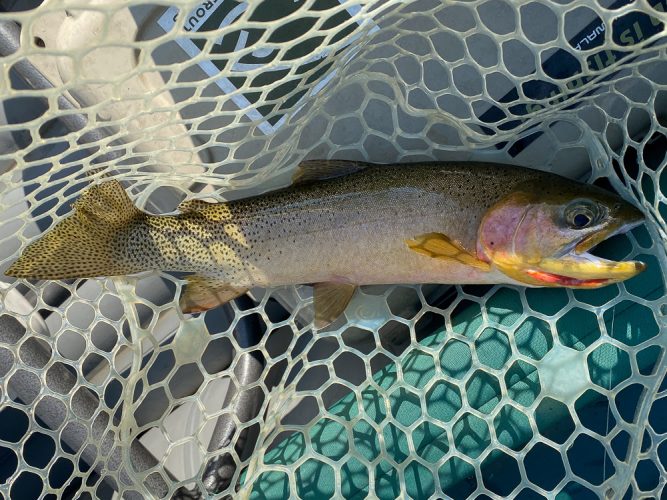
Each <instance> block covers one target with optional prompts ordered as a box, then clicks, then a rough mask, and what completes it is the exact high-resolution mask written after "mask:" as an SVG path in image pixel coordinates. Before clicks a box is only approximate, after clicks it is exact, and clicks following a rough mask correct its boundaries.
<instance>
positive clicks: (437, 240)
mask: <svg viewBox="0 0 667 500" xmlns="http://www.w3.org/2000/svg"><path fill="white" fill-rule="evenodd" d="M406 243H407V245H408V247H410V249H411V250H413V251H415V252H417V253H420V254H422V255H426V256H427V257H431V258H434V259H440V260H451V261H456V262H460V263H461V264H465V265H467V266H471V267H475V268H477V269H481V270H483V271H488V270H490V269H491V266H490V265H489V263H488V262H484V261H483V260H480V259H478V258H477V257H476V256H475V255H473V254H472V253H471V252H469V251H468V250H466V249H465V248H463V246H461V244H460V243H458V242H457V241H454V240H452V239H450V238H449V237H448V236H446V235H444V234H442V233H426V234H422V235H419V236H417V237H416V238H415V239H413V240H406Z"/></svg>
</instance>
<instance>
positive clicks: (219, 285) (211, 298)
mask: <svg viewBox="0 0 667 500" xmlns="http://www.w3.org/2000/svg"><path fill="white" fill-rule="evenodd" d="M185 279H186V280H187V282H188V284H187V286H186V288H185V291H184V292H183V293H182V294H181V298H180V300H179V306H180V308H181V311H183V312H184V313H197V312H203V311H207V310H209V309H213V308H214V307H218V306H220V305H222V304H225V303H227V302H229V301H230V300H233V299H235V298H236V297H238V296H239V295H243V294H244V293H246V292H247V291H248V289H247V288H240V287H235V286H232V285H229V284H227V283H224V282H222V281H219V280H216V279H214V278H207V277H205V276H198V275H196V274H195V275H192V276H187V277H186V278H185Z"/></svg>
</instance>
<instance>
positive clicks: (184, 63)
mask: <svg viewBox="0 0 667 500" xmlns="http://www.w3.org/2000/svg"><path fill="white" fill-rule="evenodd" d="M8 4H9V5H10V6H11V7H12V8H20V6H21V2H11V1H10V2H8ZM29 4H31V2H26V3H25V4H24V5H29ZM34 4H39V2H34ZM269 4H270V5H269ZM665 9H667V4H666V3H665V1H664V0H637V1H636V2H624V1H623V0H620V1H619V2H611V1H602V0H599V1H597V2H579V3H577V2H569V1H558V2H552V1H545V0H544V1H536V0H535V1H512V2H510V1H505V0H472V1H465V2H463V1H461V2H454V1H452V2H440V1H416V2H397V1H385V2H362V1H343V0H340V1H339V0H304V1H301V0H300V1H292V0H285V1H282V0H271V2H269V1H268V0H267V1H265V2H248V3H242V2H237V1H230V0H217V1H215V0H211V1H206V2H180V3H178V4H176V3H174V5H166V4H165V3H164V2H160V5H154V4H142V3H139V2H138V1H136V0H131V1H127V2H112V1H107V0H97V1H94V2H89V1H86V2H76V1H70V0H59V1H47V2H44V3H43V4H41V5H39V6H35V7H34V8H32V9H31V10H24V11H14V12H4V13H0V22H1V23H2V25H1V28H2V31H3V34H2V38H3V39H2V47H0V50H1V51H2V55H3V57H2V58H0V62H1V63H2V66H1V68H2V71H1V72H0V89H3V90H2V92H3V94H2V97H3V103H4V105H5V115H6V119H5V121H4V122H3V123H4V124H3V125H0V144H1V145H2V150H1V151H0V153H1V154H0V224H1V225H0V270H4V269H6V268H7V266H8V265H9V264H10V263H11V262H13V261H14V260H15V258H16V257H17V256H18V255H20V254H21V251H22V249H23V248H25V246H26V245H27V244H28V243H29V242H30V241H32V240H33V239H34V238H35V237H37V236H38V235H39V234H40V233H42V232H44V231H46V230H47V229H48V228H50V227H52V226H53V225H54V224H55V223H56V222H57V221H59V220H60V219H61V218H62V217H64V216H65V215H66V214H67V213H68V212H69V210H70V204H71V202H72V200H74V199H75V198H76V197H77V196H78V195H79V194H80V193H81V191H82V190H83V189H84V188H85V187H86V186H88V185H90V184H91V183H96V182H99V181H100V180H101V179H102V177H103V176H104V177H113V178H117V179H119V180H121V181H123V182H124V183H125V185H126V187H127V188H128V191H129V193H130V194H131V196H132V197H133V199H134V200H135V201H136V203H137V205H138V206H139V207H141V208H144V209H146V210H148V211H151V212H168V211H171V210H174V209H175V207H176V206H177V204H178V202H180V201H181V200H183V199H185V198H194V197H199V198H204V197H213V198H216V199H219V200H223V199H231V198H239V197H243V196H247V195H249V194H252V193H256V192H260V191H264V190H267V189H270V188H273V187H276V186H279V185H284V184H286V183H287V182H288V177H289V174H290V173H291V171H292V170H293V169H294V167H295V166H296V164H297V163H298V162H299V161H301V160H303V159H305V158H343V159H352V160H359V159H361V160H369V161H375V162H411V161H420V160H452V159H459V160H460V159H473V160H479V159H485V160H492V161H501V162H505V163H518V164H522V165H527V166H531V167H534V168H540V169H546V170H552V171H556V172H559V173H562V174H563V175H567V176H570V177H578V178H582V177H585V178H586V179H587V180H588V181H589V182H596V183H599V184H602V185H607V186H609V185H611V186H613V187H614V188H615V189H616V190H617V191H619V192H620V193H621V194H622V195H623V196H625V197H626V198H628V199H630V200H633V201H634V202H635V203H636V204H637V205H640V206H641V207H642V208H643V210H644V211H645V213H646V215H647V218H648V221H647V224H646V225H645V226H642V227H640V228H638V229H636V230H634V231H633V232H632V233H630V234H628V235H624V236H617V237H614V238H613V239H612V240H610V241H609V242H607V243H605V244H603V245H602V246H601V247H600V250H599V253H600V254H605V255H606V256H610V257H612V258H616V259H620V258H626V257H632V258H637V259H640V260H643V261H644V262H646V263H647V264H648V265H649V271H648V272H645V273H643V274H642V275H639V276H638V277H636V278H634V279H632V280H630V281H628V282H626V283H623V284H619V285H612V286H608V287H606V288H604V289H601V290H595V291H572V290H564V289H553V290H547V289H525V288H512V287H506V286H502V287H501V286H493V287H479V286H477V287H470V286H463V287H459V286H457V287H443V286H433V285H423V286H416V287H412V286H391V287H364V288H362V290H360V291H359V292H358V293H357V295H356V296H355V297H354V299H353V301H352V303H351V305H350V307H349V308H348V310H347V312H346V318H345V321H340V322H337V323H335V324H334V325H333V327H332V328H330V329H328V330H326V331H323V332H317V333H313V331H312V328H311V324H312V323H311V322H310V321H309V314H310V313H309V311H310V308H311V295H310V291H309V289H308V288H307V287H295V288H286V289H279V290H266V291H264V290H253V291H252V292H251V295H250V296H249V297H243V298H242V299H239V300H237V301H235V302H233V303H231V304H230V305H228V306H225V307H222V308H219V309H216V310H212V311H209V312H208V313H205V314H202V315H200V316H198V317H191V316H183V315H182V314H181V313H180V312H179V310H178V308H177V307H176V303H175V299H174V297H177V296H178V293H179V292H180V288H181V286H182V284H183V282H182V281H181V280H180V279H178V278H177V277H174V276H170V275H167V274H150V275H141V276H139V277H136V278H131V279H130V278H128V279H127V280H125V279H123V280H121V279H113V280H111V279H109V280H75V281H66V282H65V281H53V282H32V281H25V280H18V281H13V280H9V279H8V278H6V277H3V280H4V281H3V282H0V293H1V297H2V305H1V309H0V375H1V377H2V378H1V380H2V385H1V386H0V397H1V398H2V400H1V408H0V423H1V425H0V493H1V494H2V496H4V497H5V498H9V497H11V498H19V497H20V498H32V497H34V498H37V497H39V496H40V495H45V494H47V493H52V494H55V495H57V496H67V495H78V494H85V492H87V493H88V494H89V495H91V496H93V497H100V498H109V497H110V495H111V493H112V492H113V491H116V492H118V493H119V494H120V495H122V496H123V497H126V498H141V497H162V498H166V497H174V496H175V497H180V498H186V497H187V498H192V497H209V496H214V495H221V496H224V495H229V494H234V495H237V494H238V495H240V496H242V497H246V498H247V497H251V498H286V497H301V498H315V497H318V498H319V497H349V498H357V497H358V498H363V497H366V496H370V497H380V498H394V497H399V496H400V497H406V496H409V497H414V498H429V497H432V498H440V497H443V496H449V497H453V498H467V497H478V495H480V494H482V493H484V494H486V495H487V496H488V497H492V498H500V497H505V496H510V495H511V496H517V497H520V498H539V497H547V496H549V497H551V496H553V495H555V494H558V493H562V494H563V495H565V496H564V498H565V497H576V498H587V496H586V495H588V496H591V497H594V496H599V497H603V496H604V497H607V498H616V497H621V496H622V495H625V494H628V495H630V496H632V497H642V496H644V497H647V498H648V497H651V498H654V497H659V496H660V495H661V494H663V495H664V492H663V488H664V485H665V477H667V472H666V468H667V439H666V436H667V427H666V425H665V422H666V421H667V420H666V419H665V416H666V415H667V393H666V392H665V391H666V389H665V366H666V362H665V355H664V350H665V346H666V344H667V341H666V334H665V327H666V322H665V313H667V309H666V306H665V302H664V295H665V276H666V274H665V270H666V267H665V266H666V265H667V262H666V261H665V244H664V241H665V236H666V235H665V231H666V230H667V224H666V223H667V181H666V179H667V173H665V164H666V163H667V160H665V152H666V150H667V130H666V128H667V120H666V118H665V116H666V113H667V63H665V60H666V54H665V48H666V47H667V42H666V38H665V35H666V31H665V22H666V21H667V16H666V15H665V14H664V11H665ZM19 25H20V36H19V35H18V33H19ZM12 34H13V35H16V36H15V37H14V38H13V39H12ZM12 40H14V42H15V45H12V43H11V42H12ZM16 44H18V46H16ZM35 70H37V71H38V73H35ZM40 75H41V78H42V79H40V78H39V76H40ZM12 106H13V107H14V109H17V108H18V109H20V110H21V112H20V113H18V114H16V113H14V114H12V113H11V112H10V111H11V109H12ZM28 110H30V112H28ZM33 111H34V112H33ZM81 251H82V252H85V249H81ZM568 495H569V496H568Z"/></svg>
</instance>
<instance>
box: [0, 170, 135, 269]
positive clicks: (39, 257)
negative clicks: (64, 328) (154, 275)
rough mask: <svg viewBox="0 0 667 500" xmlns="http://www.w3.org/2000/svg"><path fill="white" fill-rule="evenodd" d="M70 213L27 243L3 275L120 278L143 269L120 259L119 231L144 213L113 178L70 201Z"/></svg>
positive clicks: (125, 228)
mask: <svg viewBox="0 0 667 500" xmlns="http://www.w3.org/2000/svg"><path fill="white" fill-rule="evenodd" d="M73 206H74V213H73V214H72V215H70V216H69V217H67V218H66V219H64V220H63V221H61V222H59V223H58V224H57V225H56V226H55V227H54V228H53V229H52V230H51V231H49V232H48V233H46V234H45V235H44V236H42V238H41V239H39V240H37V241H35V242H33V243H31V244H30V245H28V247H27V248H26V249H25V250H24V251H23V254H22V255H21V257H19V259H18V260H17V261H16V262H14V264H12V265H11V266H10V267H9V269H7V271H5V274H6V275H7V276H16V277H19V278H33V279H63V278H89V277H95V276H121V275H125V274H132V273H135V272H139V271H142V270H143V269H138V268H137V266H136V265H132V264H131V263H125V262H122V260H123V259H122V258H121V255H120V253H121V252H120V251H119V248H118V244H117V243H116V242H118V241H120V240H119V238H118V235H119V233H121V232H123V231H124V230H127V229H130V228H129V226H130V224H131V223H132V222H134V221H137V220H140V219H141V218H143V217H146V215H145V214H144V213H143V212H141V211H140V210H139V209H137V208H136V207H135V206H134V205H133V204H132V201H131V200H130V198H129V197H128V196H127V193H125V190H124V189H123V187H122V186H121V185H120V183H119V182H118V181H113V180H112V181H107V182H104V183H103V184H99V185H97V186H92V187H91V188H89V189H88V190H87V191H85V192H84V193H83V194H82V195H81V197H80V198H79V199H78V200H77V201H76V202H75V203H74V205H73Z"/></svg>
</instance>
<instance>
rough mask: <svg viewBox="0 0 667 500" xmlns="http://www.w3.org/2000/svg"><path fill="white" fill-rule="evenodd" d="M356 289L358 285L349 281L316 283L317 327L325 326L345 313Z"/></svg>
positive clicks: (314, 289)
mask: <svg viewBox="0 0 667 500" xmlns="http://www.w3.org/2000/svg"><path fill="white" fill-rule="evenodd" d="M356 289H357V286H356V285H352V284H349V283H315V284H314V285H313V304H314V306H315V323H314V326H315V328H316V329H318V330H319V329H321V328H324V327H326V326H328V325H330V324H331V323H333V322H334V321H335V320H336V319H337V318H338V317H339V316H340V315H341V314H343V311H345V308H346V307H347V305H348V304H349V303H350V299H352V295H354V291H355V290H356Z"/></svg>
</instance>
